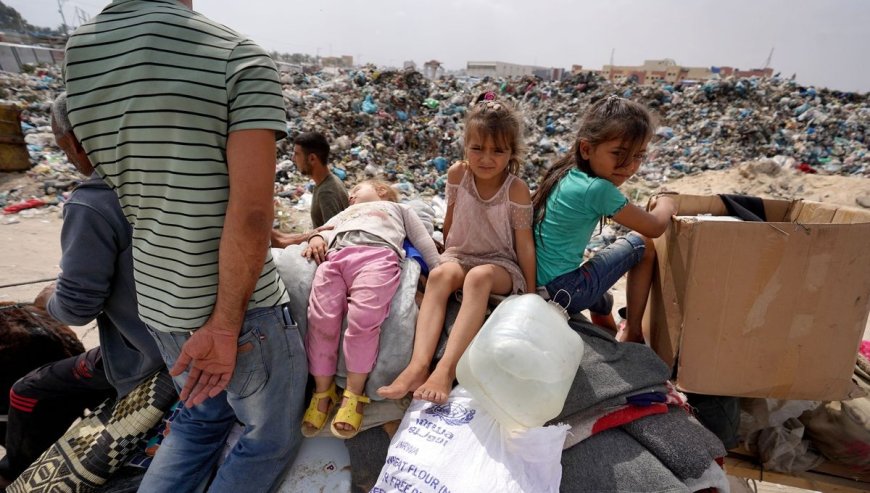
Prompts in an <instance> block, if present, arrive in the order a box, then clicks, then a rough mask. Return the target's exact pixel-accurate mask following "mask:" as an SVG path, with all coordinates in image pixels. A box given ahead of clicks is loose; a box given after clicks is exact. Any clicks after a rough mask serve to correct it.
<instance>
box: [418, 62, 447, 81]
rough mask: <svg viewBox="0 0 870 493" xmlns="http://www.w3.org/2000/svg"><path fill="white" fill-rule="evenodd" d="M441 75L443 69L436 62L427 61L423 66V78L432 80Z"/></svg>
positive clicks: (440, 64)
mask: <svg viewBox="0 0 870 493" xmlns="http://www.w3.org/2000/svg"><path fill="white" fill-rule="evenodd" d="M442 75H444V67H443V66H442V63H441V62H439V61H438V60H429V61H428V62H426V63H424V64H423V77H426V78H427V79H432V80H434V79H437V78H439V77H441V76H442Z"/></svg>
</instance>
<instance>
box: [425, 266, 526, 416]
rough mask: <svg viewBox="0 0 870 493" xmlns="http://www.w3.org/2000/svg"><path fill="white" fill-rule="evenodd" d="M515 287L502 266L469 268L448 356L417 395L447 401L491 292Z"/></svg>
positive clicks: (480, 323)
mask: <svg viewBox="0 0 870 493" xmlns="http://www.w3.org/2000/svg"><path fill="white" fill-rule="evenodd" d="M512 287H513V281H512V280H511V276H510V274H508V272H507V271H506V270H505V269H504V268H502V267H499V266H496V265H481V266H478V267H474V268H473V269H471V270H469V271H468V275H466V276H465V282H464V284H463V286H462V306H461V307H460V308H459V313H458V314H457V315H456V322H455V323H454V324H453V330H452V331H451V332H450V337H449V338H448V339H447V347H446V348H445V350H444V357H443V358H441V361H439V362H438V366H436V367H435V371H433V372H432V374H431V375H429V378H428V379H427V380H426V382H425V383H423V384H422V385H420V387H419V388H418V389H417V390H416V391H414V397H415V398H417V399H425V400H427V401H431V402H435V403H438V404H443V403H445V402H447V396H448V395H449V394H450V388H451V387H452V386H453V379H454V378H456V363H458V362H459V357H460V356H462V353H464V352H465V350H466V349H467V348H468V345H469V344H471V340H472V339H474V336H476V335H477V332H478V331H480V327H481V326H482V325H483V318H484V316H485V315H486V307H487V303H488V302H489V295H490V293H496V294H507V293H509V292H510V291H511V288H512Z"/></svg>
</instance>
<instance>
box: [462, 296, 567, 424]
mask: <svg viewBox="0 0 870 493" xmlns="http://www.w3.org/2000/svg"><path fill="white" fill-rule="evenodd" d="M582 357H583V339H581V338H580V336H579V335H578V334H577V333H576V332H574V331H573V330H572V329H571V327H569V326H568V316H567V314H566V313H565V311H564V310H563V309H562V307H561V306H559V305H558V304H555V303H552V302H548V301H545V300H544V299H543V298H541V297H540V296H538V295H536V294H524V295H514V296H510V297H508V298H507V299H505V300H504V301H502V302H501V304H499V305H498V307H496V309H495V310H494V311H493V312H492V314H491V315H490V317H489V318H488V319H487V320H486V323H484V324H483V327H481V329H480V332H479V333H478V334H477V336H476V337H475V338H474V339H473V340H472V341H471V344H470V345H469V346H468V349H467V350H466V351H465V353H464V354H463V355H462V357H460V358H459V362H458V363H457V365H456V378H457V380H459V384H460V385H462V386H463V387H465V388H466V389H467V390H468V391H469V392H470V393H471V394H472V396H473V397H474V399H475V400H477V401H478V403H479V404H480V405H481V407H483V408H484V409H486V411H487V412H489V413H490V414H491V415H492V416H493V417H494V418H495V419H496V420H498V421H499V423H500V424H501V425H502V426H503V427H504V428H506V429H507V430H522V429H525V428H533V427H538V426H543V425H544V423H546V422H547V421H549V420H551V419H553V418H555V417H556V416H558V415H559V413H560V412H561V411H562V407H563V406H564V405H565V399H566V397H567V396H568V391H569V390H570V388H571V384H572V382H573V381H574V376H575V375H576V373H577V369H578V368H579V366H580V359H581V358H582Z"/></svg>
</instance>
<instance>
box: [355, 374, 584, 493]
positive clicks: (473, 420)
mask: <svg viewBox="0 0 870 493" xmlns="http://www.w3.org/2000/svg"><path fill="white" fill-rule="evenodd" d="M567 432H568V426H567V425H556V426H547V427H537V428H530V429H527V430H523V431H516V432H508V431H507V430H505V429H504V428H502V427H501V425H500V424H499V423H498V421H496V420H495V419H493V417H492V416H490V415H489V414H487V412H486V411H485V410H484V409H483V408H481V407H480V406H479V405H477V404H476V401H475V400H474V399H473V398H472V397H471V395H470V394H469V392H468V391H467V390H465V389H463V388H462V387H461V386H457V387H456V388H454V389H453V391H452V392H451V393H450V397H449V399H448V401H447V403H446V404H443V405H437V404H432V403H430V402H426V401H420V400H415V401H414V402H413V403H411V407H410V408H408V412H406V413H405V417H404V418H403V419H402V424H401V425H400V426H399V429H398V431H397V432H396V434H395V436H393V440H392V441H391V442H390V448H389V451H388V452H387V462H386V464H384V467H383V468H382V469H381V473H380V475H379V477H378V482H377V484H375V487H374V488H373V489H372V493H387V492H402V493H412V492H427V493H463V492H468V493H480V492H482V491H487V492H489V491H493V492H495V491H497V492H499V493H523V492H535V493H538V492H540V493H547V492H554V493H555V492H557V491H559V483H560V481H561V479H562V465H561V458H562V444H563V443H565V437H566V436H567Z"/></svg>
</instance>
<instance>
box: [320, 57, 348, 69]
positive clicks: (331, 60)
mask: <svg viewBox="0 0 870 493" xmlns="http://www.w3.org/2000/svg"><path fill="white" fill-rule="evenodd" d="M320 65H321V66H323V67H340V68H350V67H353V57H352V56H350V55H343V56H324V57H320Z"/></svg>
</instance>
